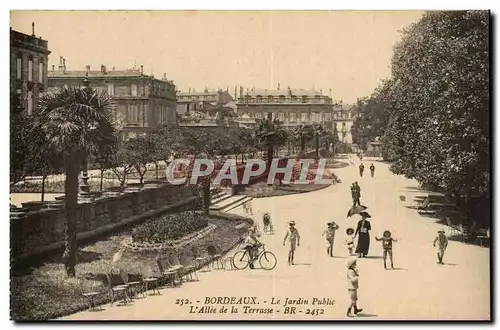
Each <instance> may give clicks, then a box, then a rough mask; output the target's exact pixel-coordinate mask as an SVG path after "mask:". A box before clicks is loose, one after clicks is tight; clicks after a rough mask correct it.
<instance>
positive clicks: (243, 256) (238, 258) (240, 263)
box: [233, 250, 250, 270]
mask: <svg viewBox="0 0 500 330" xmlns="http://www.w3.org/2000/svg"><path fill="white" fill-rule="evenodd" d="M249 263H250V256H249V255H248V253H247V251H242V250H240V251H237V252H236V253H235V254H234V256H233V266H234V268H236V269H239V270H242V269H245V268H247V267H248V264H249Z"/></svg>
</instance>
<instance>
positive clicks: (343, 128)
mask: <svg viewBox="0 0 500 330" xmlns="http://www.w3.org/2000/svg"><path fill="white" fill-rule="evenodd" d="M342 132H345V123H342Z"/></svg>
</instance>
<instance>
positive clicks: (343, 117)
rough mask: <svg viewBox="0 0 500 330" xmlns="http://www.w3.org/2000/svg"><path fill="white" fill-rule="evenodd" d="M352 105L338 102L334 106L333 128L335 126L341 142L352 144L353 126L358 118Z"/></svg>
mask: <svg viewBox="0 0 500 330" xmlns="http://www.w3.org/2000/svg"><path fill="white" fill-rule="evenodd" d="M352 109H353V106H352V105H344V104H336V105H334V106H333V117H332V118H333V122H332V128H333V127H335V128H336V130H337V133H338V137H339V140H340V142H342V143H346V144H348V145H350V144H352V134H351V127H352V124H353V123H354V120H355V119H356V115H355V114H354V113H353V111H352Z"/></svg>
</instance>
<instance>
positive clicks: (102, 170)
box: [99, 167, 104, 192]
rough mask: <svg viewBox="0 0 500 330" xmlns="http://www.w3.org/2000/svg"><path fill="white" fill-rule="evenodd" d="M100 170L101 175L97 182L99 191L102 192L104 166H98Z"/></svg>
mask: <svg viewBox="0 0 500 330" xmlns="http://www.w3.org/2000/svg"><path fill="white" fill-rule="evenodd" d="M100 170H101V177H100V182H99V191H100V192H102V182H103V180H104V168H102V167H101V168H100Z"/></svg>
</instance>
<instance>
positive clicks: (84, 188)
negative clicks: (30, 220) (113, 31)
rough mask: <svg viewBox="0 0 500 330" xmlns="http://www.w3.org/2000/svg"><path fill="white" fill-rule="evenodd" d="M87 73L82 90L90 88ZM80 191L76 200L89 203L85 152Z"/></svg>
mask: <svg viewBox="0 0 500 330" xmlns="http://www.w3.org/2000/svg"><path fill="white" fill-rule="evenodd" d="M88 77H89V73H88V72H87V73H85V79H83V86H84V88H90V82H89V79H88ZM96 124H97V123H95V122H94V123H91V124H89V125H88V126H87V127H86V128H87V130H88V131H94V130H96V129H97V125H96ZM81 179H82V181H81V183H80V191H79V193H78V199H79V200H80V201H81V202H90V201H91V198H90V185H89V175H88V164H87V152H86V151H85V154H84V160H83V170H82V175H81Z"/></svg>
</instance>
